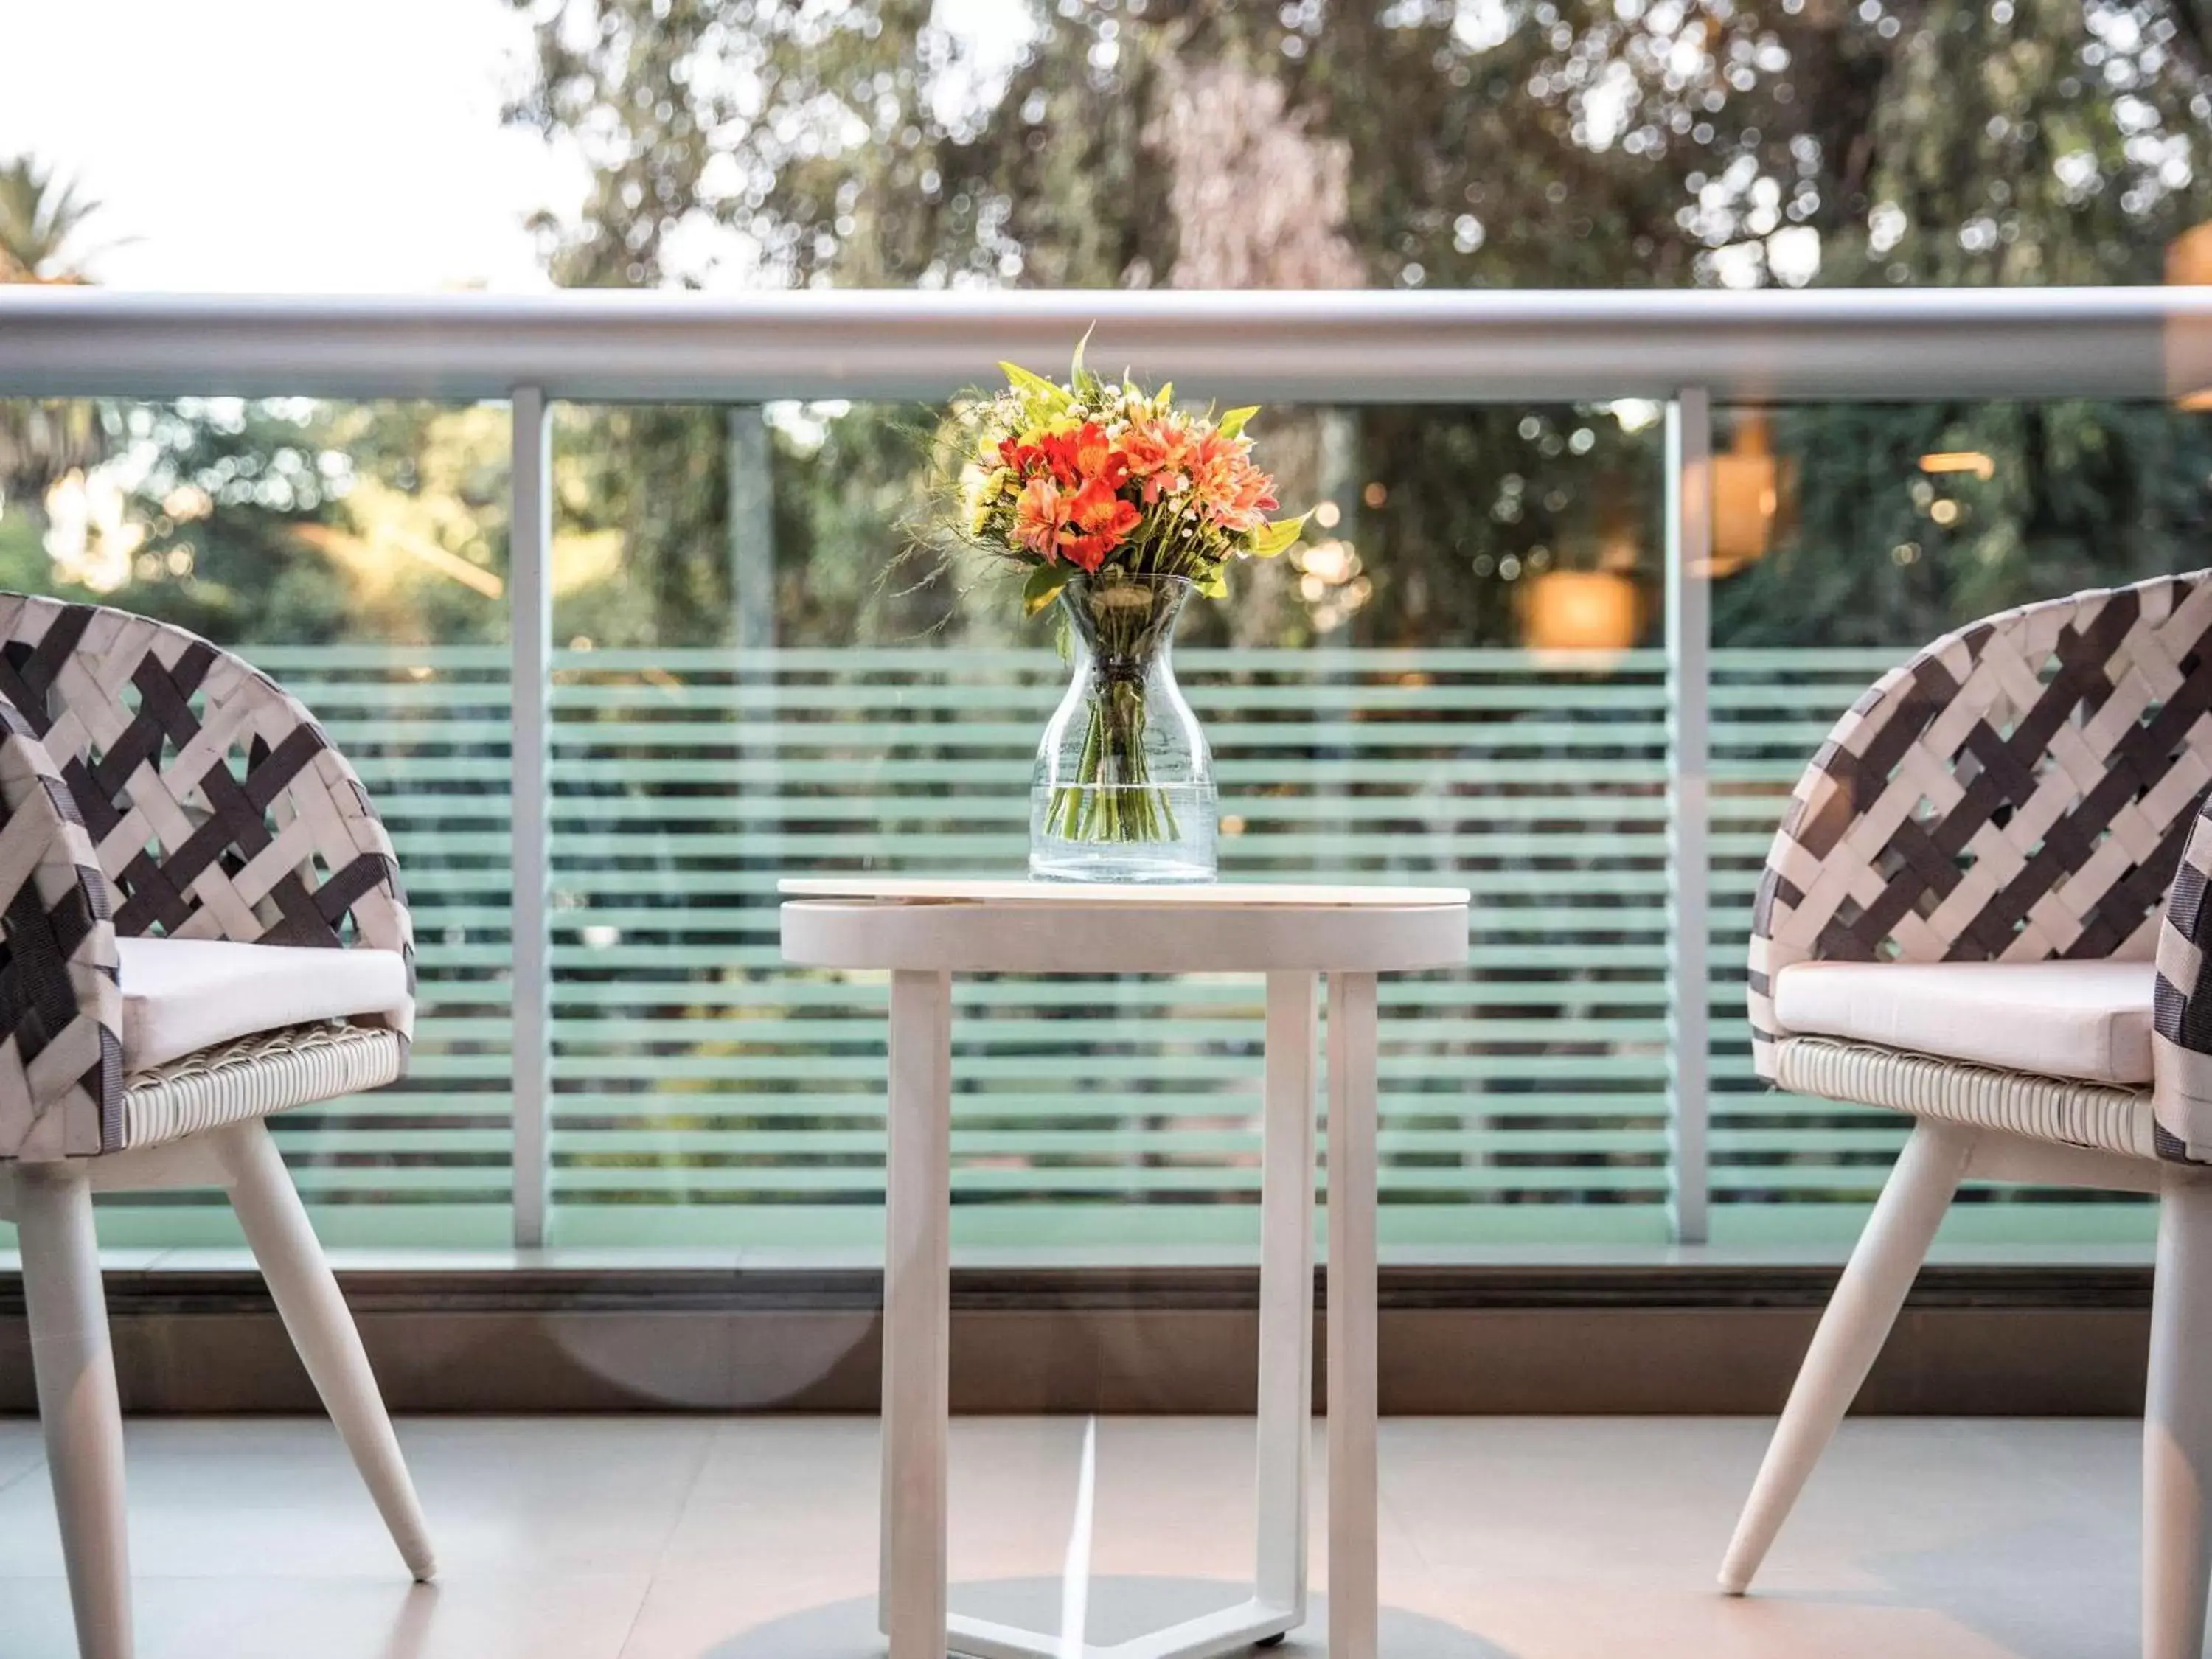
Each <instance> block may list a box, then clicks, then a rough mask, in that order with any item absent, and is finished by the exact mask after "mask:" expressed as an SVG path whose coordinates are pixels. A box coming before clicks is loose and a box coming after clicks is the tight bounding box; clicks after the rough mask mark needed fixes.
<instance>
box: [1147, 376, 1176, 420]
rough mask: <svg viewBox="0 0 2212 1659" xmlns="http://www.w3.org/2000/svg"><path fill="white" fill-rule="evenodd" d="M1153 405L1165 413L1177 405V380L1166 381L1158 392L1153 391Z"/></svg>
mask: <svg viewBox="0 0 2212 1659" xmlns="http://www.w3.org/2000/svg"><path fill="white" fill-rule="evenodd" d="M1152 407H1153V408H1154V409H1157V410H1159V411H1160V413H1162V414H1163V415H1164V414H1166V413H1167V411H1168V410H1170V409H1172V408H1174V407H1175V382H1174V381H1173V380H1169V381H1166V382H1165V383H1164V384H1163V385H1162V386H1161V387H1160V389H1159V390H1158V392H1154V393H1152Z"/></svg>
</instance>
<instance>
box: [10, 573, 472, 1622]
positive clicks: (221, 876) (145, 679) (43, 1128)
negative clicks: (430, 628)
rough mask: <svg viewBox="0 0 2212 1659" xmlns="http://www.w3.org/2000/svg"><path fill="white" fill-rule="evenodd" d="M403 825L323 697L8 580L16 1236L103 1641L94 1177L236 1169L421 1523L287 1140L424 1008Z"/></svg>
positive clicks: (379, 1481)
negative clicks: (341, 740)
mask: <svg viewBox="0 0 2212 1659" xmlns="http://www.w3.org/2000/svg"><path fill="white" fill-rule="evenodd" d="M413 992H414V960H413V948H412V930H411V927H410V922H409V920H408V914H407V904H406V899H405V896H404V894H403V893H402V891H401V890H400V885H399V872H398V866H397V865H396V864H395V863H394V861H393V859H392V842H391V840H390V838H389V837H388V836H386V834H385V831H384V827H383V825H382V824H381V823H379V822H378V820H377V817H376V813H375V811H374V810H373V809H372V808H371V806H370V805H369V802H368V796H367V794H366V793H363V791H362V787H361V783H360V781H359V780H358V779H357V778H356V776H355V775H354V772H353V769H352V768H351V767H349V766H348V765H347V764H346V763H345V761H344V759H343V757H341V756H340V755H339V754H338V752H337V750H335V749H333V748H331V744H330V740H329V739H328V738H325V736H324V735H323V732H322V731H321V729H320V728H319V726H316V724H315V722H314V720H313V719H312V718H311V717H310V716H309V714H308V713H307V710H306V709H305V708H302V707H301V705H300V704H299V703H298V702H295V701H294V700H293V699H292V698H291V697H289V696H286V695H285V693H284V692H283V690H280V689H279V688H278V687H277V686H276V684H274V683H272V682H271V681H270V680H269V679H268V678H265V677H264V676H263V675H261V674H258V673H257V672H255V671H254V670H252V668H250V667H248V666H247V665H246V664H245V663H243V662H241V661H240V660H239V659H237V658H236V657H234V656H231V655H229V654H228V653H225V652H222V651H218V650H216V648H215V647H212V646H210V645H209V644H207V643H206V642H205V641H203V640H199V639H197V638H195V637H194V636H192V635H190V634H187V633H185V632H183V631H182V630H181V629H175V628H170V627H167V626H165V625H163V624H161V623H154V622H149V621H147V620H145V619H144V618H143V617H132V616H128V615H125V613H123V612H121V611H109V610H103V609H98V608H94V607H91V606H86V605H59V604H57V603H55V602H53V601H52V600H49V599H33V598H27V597H24V596H21V595H17V594H0V1215H4V1216H5V1217H6V1218H9V1219H12V1220H13V1221H14V1222H15V1225H16V1226H17V1229H18V1231H19V1237H20V1241H21V1251H22V1261H23V1294H24V1300H25V1303H26V1305H27V1311H28V1315H29V1322H30V1331H31V1347H32V1355H33V1366H34V1369H35V1371H36V1374H37V1385H38V1398H39V1414H40V1419H42V1422H43V1425H44V1429H45V1435H46V1447H47V1452H48V1461H49V1462H50V1464H51V1467H52V1478H53V1486H54V1501H55V1504H56V1507H57V1508H58V1510H59V1514H60V1521H61V1533H62V1545H63V1551H64V1557H65V1559H66V1562H67V1565H68V1571H69V1582H70V1600H71V1602H72V1605H73V1607H74V1610H75V1613H76V1628H77V1641H78V1646H79V1650H80V1651H81V1653H82V1655H83V1656H85V1659H127V1656H128V1655H129V1654H130V1652H131V1605H130V1580H129V1562H128V1556H127V1552H126V1548H125V1528H124V1486H123V1427H122V1418H121V1414H120V1411H119V1406H118V1396H117V1392H116V1380H115V1367H114V1359H113V1354H112V1350H111V1347H110V1345H109V1339H108V1332H107V1320H106V1307H105V1304H104V1303H103V1300H102V1297H101V1291H100V1266H99V1260H98V1256H97V1254H96V1251H95V1247H94V1237H93V1213H92V1194H93V1192H94V1189H105V1188H148V1187H171V1186H188V1185H201V1184H206V1185H219V1186H221V1187H222V1188H225V1189H226V1190H227V1191H228V1194H229V1197H230V1201H231V1205H232V1206H233V1208H234V1210H235V1212H236V1213H237V1215H238V1218H239V1221H240V1225H241V1226H242V1228H243V1229H244V1231H245V1234H246V1240H247V1242H248V1243H250V1244H251V1245H252V1249H253V1253H254V1256H255V1259H256V1260H257V1261H258V1263H259V1264H260V1267H261V1270H262V1273H263V1274H264V1277H265V1278H266V1279H267V1281H268V1285H269V1289H270V1295H271V1297H273V1299H274V1300H275V1302H276V1308H277V1310H278V1312H279V1313H280V1314H281V1315H282V1316H283V1321H284V1324H285V1328H286V1329H287V1330H288V1331H289V1333H290V1334H291V1336H292V1340H293V1341H294V1344H295V1346H297V1348H298V1350H299V1352H300V1357H301V1359H302V1360H303V1361H304V1362H305V1364H306V1366H307V1372H308V1375H309V1376H310V1377H311V1378H312V1379H313V1383H314V1384H315V1387H316V1389H317V1391H318V1392H319V1394H320V1395H321V1396H322V1399H323V1402H324V1404H325V1407H327V1408H328V1409H329V1411H330V1413H331V1417H332V1419H334V1420H335V1422H336V1424H337V1429H338V1431H339V1433H340V1434H341V1436H342V1437H343V1439H344V1441H345V1443H346V1446H347V1448H348V1449H349V1451H350V1452H351V1453H352V1455H353V1458H354V1462H355V1463H356V1466H357V1467H358V1468H360V1470H361V1473H362V1476H363V1478H364V1479H365V1480H367V1482H368V1488H369V1491H370V1493H371V1495H372V1496H373V1497H374V1499H375V1502H376V1504H377V1507H378V1508H379V1510H381V1511H382V1514H383V1516H384V1520H385V1522H386V1525H387V1526H388V1527H389V1528H391V1531H392V1538H393V1541H395V1542H396V1543H397V1544H398V1547H399V1553H400V1554H401V1556H402V1557H403V1558H404V1560H405V1562H406V1564H407V1566H408V1569H409V1570H410V1571H411V1572H412V1573H413V1574H414V1576H415V1577H416V1578H418V1579H428V1577H430V1576H431V1573H432V1571H433V1565H432V1559H431V1553H430V1545H429V1540H428V1533H427V1531H426V1529H425V1528H424V1526H423V1522H422V1511H421V1509H420V1507H419V1506H418V1505H417V1504H416V1498H415V1492H414V1487H413V1486H412V1484H411V1482H410V1480H409V1479H408V1475H407V1470H406V1467H405V1465H404V1463H403V1462H402V1461H401V1459H400V1455H399V1446H398V1441H397V1440H396V1439H395V1438H394V1437H393V1435H392V1425H391V1421H390V1419H388V1418H387V1417H386V1414H385V1410H384V1402H383V1401H382V1399H381V1397H380V1395H379V1394H378V1392H377V1387H376V1382H375V1379H374V1376H372V1375H371V1374H370V1371H369V1368H368V1360H367V1358H366V1357H365V1355H364V1354H363V1352H362V1346H361V1339H360V1336H359V1335H358V1334H357V1333H356V1330H355V1328H354V1324H353V1321H352V1318H351V1316H349V1314H348V1312H347V1310H346V1307H345V1304H344V1302H343V1300H342V1299H341V1297H340V1296H339V1293H338V1287H337V1281H336V1279H333V1278H332V1277H331V1269H330V1266H329V1264H328V1263H327V1262H326V1261H325V1260H324V1257H323V1253H322V1250H321V1249H320V1247H319V1245H318V1244H317V1243H316V1240H315V1236H314V1233H313V1231H312V1230H311V1229H310V1227H309V1226H308V1223H307V1213H306V1212H305V1210H304V1209H302V1207H301V1203H300V1199H299V1194H297V1193H296V1192H295V1190H294V1188H293V1186H292V1182H291V1180H290V1177H289V1176H288V1175H287V1174H286V1173H285V1170H284V1165H283V1160H282V1159H281V1158H279V1157H278V1155H277V1152H276V1146H275V1144H274V1142H273V1141H271V1139H270V1135H269V1131H268V1127H267V1125H266V1122H265V1120H266V1119H267V1118H268V1116H269V1115H270V1114H271V1113H274V1112H279V1111H283V1110H284V1109H286V1108H288V1107H293V1106H301V1105H306V1104H307V1103H311V1102H314V1101H321V1100H329V1099H332V1098H335V1097H338V1096H341V1095H346V1094H350V1093H353V1092H355V1091H358V1090H362V1089H370V1088H374V1087H377V1086H378V1085H382V1084H386V1083H390V1082H392V1081H393V1080H394V1079H397V1078H398V1077H399V1076H400V1075H401V1073H403V1072H404V1069H405V1066H406V1060H407V1045H408V1032H409V1026H410V1018H411V1016H412V1012H413V1007H414V999H413Z"/></svg>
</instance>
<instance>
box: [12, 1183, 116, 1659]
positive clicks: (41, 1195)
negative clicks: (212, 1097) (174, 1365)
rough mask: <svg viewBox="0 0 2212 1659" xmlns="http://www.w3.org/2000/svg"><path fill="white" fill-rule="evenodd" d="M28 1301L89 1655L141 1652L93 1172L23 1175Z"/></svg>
mask: <svg viewBox="0 0 2212 1659" xmlns="http://www.w3.org/2000/svg"><path fill="white" fill-rule="evenodd" d="M15 1197H16V1226H17V1228H18V1229H19V1230H20V1232H21V1243H22V1253H23V1301H24V1304H25V1308H26V1310H27V1313H28V1314H29V1316H30V1327H31V1364H32V1368H33V1371H34V1372H35V1373H36V1379H37V1383H38V1391H39V1421H40V1425H41V1426H42V1427H43V1428H44V1429H45V1431H46V1462H47V1464H48V1466H49V1467H50V1468H51V1470H52V1476H53V1483H54V1509H55V1511H56V1513H57V1514H58V1516H59V1517H60V1520H61V1534H62V1559H63V1561H64V1564H65V1565H67V1567H68V1569H69V1586H70V1607H71V1608H72V1609H73V1610H74V1612H75V1613H76V1640H77V1652H78V1653H79V1655H80V1656H81V1659H131V1549H130V1543H129V1539H128V1534H127V1533H126V1530H125V1509H124V1490H123V1408H122V1402H121V1401H120V1399H119V1398H118V1395H117V1393H116V1387H115V1353H114V1349H113V1347H112V1346H111V1344H110V1342H109V1339H108V1334H107V1303H106V1297H104V1296H102V1294H101V1292H100V1251H99V1247H98V1245H97V1243H95V1242H94V1237H93V1231H92V1183H91V1181H90V1179H89V1177H88V1176H86V1175H85V1173H84V1171H83V1170H82V1169H81V1168H76V1169H71V1168H66V1167H64V1168H55V1169H41V1168H40V1167H39V1166H37V1165H35V1164H24V1165H21V1166H19V1167H18V1168H17V1170H16V1172H15Z"/></svg>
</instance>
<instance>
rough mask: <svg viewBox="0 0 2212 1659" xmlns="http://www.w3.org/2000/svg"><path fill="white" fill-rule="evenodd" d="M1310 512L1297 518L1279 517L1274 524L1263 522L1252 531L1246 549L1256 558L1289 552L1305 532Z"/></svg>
mask: <svg viewBox="0 0 2212 1659" xmlns="http://www.w3.org/2000/svg"><path fill="white" fill-rule="evenodd" d="M1311 517H1313V514H1312V513H1310V512H1308V513H1299V514H1298V516H1297V518H1295V519H1278V520H1275V521H1274V523H1273V524H1263V525H1261V526H1260V527H1259V528H1258V529H1257V530H1255V531H1254V532H1252V539H1251V541H1250V542H1249V544H1247V545H1246V547H1245V551H1246V552H1247V553H1249V554H1250V555H1251V556H1253V557H1254V558H1255V559H1272V558H1273V557H1274V556H1276V555H1277V554H1279V553H1287V552H1289V551H1290V550H1291V548H1293V547H1295V546H1297V541H1298V538H1299V537H1300V536H1302V535H1304V533H1305V528H1306V520H1308V519H1310V518H1311Z"/></svg>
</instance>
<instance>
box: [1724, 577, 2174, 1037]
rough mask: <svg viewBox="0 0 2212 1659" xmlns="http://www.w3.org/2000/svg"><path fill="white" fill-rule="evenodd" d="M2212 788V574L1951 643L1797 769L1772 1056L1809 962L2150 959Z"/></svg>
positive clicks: (2017, 621) (1769, 952) (2016, 613)
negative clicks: (1781, 1004)
mask: <svg viewBox="0 0 2212 1659" xmlns="http://www.w3.org/2000/svg"><path fill="white" fill-rule="evenodd" d="M2208 784H2212V571H2197V572H2193V573H2191V574H2187V575H2180V576H2166V577H2160V578H2158V579H2156V580H2152V581H2147V582H2141V583H2138V584H2136V585H2135V586H2130V587H2121V588H2113V589H2108V590H2100V591H2096V592H2085V593H2077V594H2075V595H2074V596H2072V597H2071V598H2069V599H2054V600H2050V601H2047V602H2045V603H2042V604H2039V605H2023V606H2021V607H2020V608H2019V609H2017V610H2013V611H2003V612H2001V613H2000V614H1998V615H1996V616H1994V617H1988V618H1986V619H1984V620H1983V621H1981V622H1978V623H1973V624H1972V625H1971V626H1969V627H1966V628H1963V629H1960V630H1959V631H1958V632H1956V633H1954V634H1950V635H1946V636H1945V637H1943V638H1942V639H1940V640H1937V641H1936V642H1935V643H1934V644H1932V645H1930V646H1929V647H1927V648H1926V649H1925V650H1923V651H1922V652H1921V653H1919V654H1918V655H1917V656H1915V657H1914V658H1913V659H1911V661H1909V662H1907V663H1905V664H1904V665H1902V666H1900V667H1899V668H1897V669H1894V670H1893V671H1891V672H1889V673H1888V674H1887V675H1885V676H1883V677H1882V678H1881V679H1880V680H1879V681H1877V682H1876V683H1875V684H1874V686H1873V687H1872V688H1871V689H1870V690H1868V692H1867V693H1866V695H1865V696H1863V697H1861V698H1860V699H1859V700H1858V702H1856V703H1854V704H1853V705H1852V706H1851V708H1850V712H1849V713H1848V714H1845V715H1844V717H1843V719H1842V720H1839V721H1838V723H1837V725H1836V726H1835V729H1834V730H1833V731H1832V732H1830V734H1829V736H1828V739H1827V741H1826V743H1825V744H1822V745H1821V747H1820V751H1819V753H1817V754H1816V755H1814V757H1813V763H1812V764H1811V765H1810V766H1809V767H1808V769H1806V771H1805V774H1804V775H1803V777H1802V778H1801V779H1800V780H1799V781H1798V784H1797V787H1796V792H1795V793H1794V794H1793V796H1792V798H1791V800H1790V807H1789V810H1788V811H1787V813H1786V814H1785V816H1784V819H1783V822H1782V826H1781V828H1780V829H1779V830H1778V832H1777V833H1776V836H1775V839H1774V844H1773V848H1772V849H1771V852H1770V853H1769V854H1768V857H1767V865H1766V872H1765V878H1763V879H1762V881H1761V882H1760V884H1759V899H1758V902H1757V905H1756V908H1755V909H1754V912H1753V936H1752V950H1751V970H1752V992H1751V1003H1752V1019H1753V1030H1754V1036H1755V1037H1756V1038H1757V1039H1758V1042H1757V1044H1756V1048H1755V1052H1757V1053H1759V1054H1760V1056H1761V1058H1762V1060H1763V1059H1764V1056H1765V1053H1766V1052H1767V1051H1768V1050H1769V1049H1770V1048H1771V1036H1772V1033H1773V1031H1774V1029H1775V1028H1774V1025H1773V1021H1772V1008H1771V1004H1770V1002H1769V999H1768V988H1767V987H1768V986H1769V985H1770V983H1771V978H1772V975H1775V974H1776V973H1778V972H1779V971H1781V969H1784V968H1785V967H1787V966H1789V965H1790V963H1795V962H1802V961H1807V960H1816V959H1817V960H1846V961H1862V962H1865V961H1887V960H1896V961H1905V962H1949V961H1978V962H1986V961H1998V960H2003V961H2015V962H2033V961H2041V960H2045V959H2048V958H2051V957H2069V958H2074V959H2084V958H2122V959H2126V960H2134V961H2143V962H2148V961H2149V960H2151V959H2152V957H2153V956H2154V952H2155V950H2156V948H2157V940H2158V931H2159V921H2160V911H2161V909H2162V908H2163V906H2164V903H2165V900H2166V890H2167V889H2168V887H2169V886H2170V885H2171V884H2172V881H2173V877H2174V871H2175V867H2176V866H2177V865H2178V863H2179V860H2180V857H2181V851H2182V848H2183V845H2184V843H2185V842H2186V841H2187V840H2188V837H2189V832H2190V828H2191V823H2192V820H2193V816H2194V813H2193V809H2194V808H2195V806H2196V805H2197V801H2198V799H2199V798H2200V797H2201V796H2202V795H2203V793H2204V791H2205V788H2206V786H2207V785H2208ZM1761 1069H1762V1071H1764V1070H1765V1066H1764V1065H1763V1064H1762V1066H1761Z"/></svg>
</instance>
